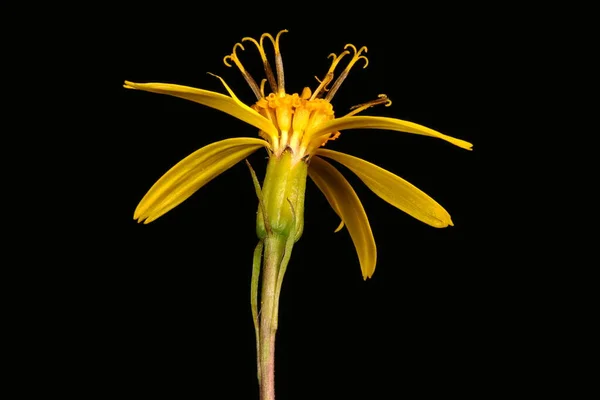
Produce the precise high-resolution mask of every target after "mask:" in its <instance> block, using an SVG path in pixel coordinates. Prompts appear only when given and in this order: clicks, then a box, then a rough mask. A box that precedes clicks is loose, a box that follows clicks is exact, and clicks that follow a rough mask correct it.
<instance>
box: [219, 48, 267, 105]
mask: <svg viewBox="0 0 600 400" xmlns="http://www.w3.org/2000/svg"><path fill="white" fill-rule="evenodd" d="M238 47H240V48H241V49H242V50H245V49H244V46H243V45H242V44H241V43H236V44H235V45H234V46H233V51H232V52H231V54H230V55H228V56H225V57H223V63H224V64H225V65H226V66H228V67H231V64H229V63H228V62H227V60H231V61H233V62H234V63H235V65H236V66H237V67H238V69H239V70H240V72H241V73H242V75H243V76H244V79H245V80H246V82H247V83H248V86H250V89H252V91H253V92H254V95H255V96H256V98H257V99H260V98H261V95H260V89H259V88H258V85H257V84H256V81H255V80H254V79H253V78H252V76H250V74H249V73H248V72H247V71H246V69H245V68H244V66H243V65H242V63H241V61H240V59H239V58H238V56H237V53H236V50H237V48H238Z"/></svg>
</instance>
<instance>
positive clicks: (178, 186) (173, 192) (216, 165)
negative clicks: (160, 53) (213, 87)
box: [124, 30, 472, 279]
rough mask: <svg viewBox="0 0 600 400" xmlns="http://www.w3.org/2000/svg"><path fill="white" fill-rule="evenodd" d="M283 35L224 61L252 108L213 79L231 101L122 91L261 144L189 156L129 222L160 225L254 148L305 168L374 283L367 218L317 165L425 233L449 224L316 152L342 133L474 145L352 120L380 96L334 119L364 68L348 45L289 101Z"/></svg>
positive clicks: (379, 175) (398, 186)
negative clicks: (363, 188)
mask: <svg viewBox="0 0 600 400" xmlns="http://www.w3.org/2000/svg"><path fill="white" fill-rule="evenodd" d="M284 32H287V31H286V30H283V31H281V32H279V33H278V34H277V36H276V37H275V38H273V36H271V35H270V34H268V33H265V34H263V35H262V36H261V37H260V38H259V39H258V40H256V39H253V38H248V37H246V38H243V39H242V42H241V43H236V44H235V46H234V47H233V50H232V53H231V54H230V55H227V56H225V58H224V60H223V61H224V63H225V65H227V66H229V67H231V66H233V65H235V66H236V67H237V68H238V69H239V70H240V72H241V73H242V75H243V77H244V79H245V80H246V82H247V83H248V85H249V86H250V88H251V90H252V91H253V93H254V95H255V96H256V102H255V103H254V104H251V105H246V104H244V103H243V102H242V101H240V100H239V99H238V98H237V96H236V95H235V94H234V92H233V91H232V90H231V88H230V87H229V86H228V85H227V84H226V83H225V81H224V80H223V79H222V78H221V77H219V76H216V75H215V76H216V77H217V78H218V79H219V80H220V81H221V82H222V84H223V86H224V87H225V90H226V91H227V93H228V94H229V96H227V95H224V94H220V93H216V92H211V91H207V90H202V89H196V88H191V87H187V86H180V85H173V84H165V83H133V82H129V81H125V85H124V86H125V88H128V89H138V90H144V91H148V92H154V93H160V94H167V95H171V96H176V97H180V98H183V99H187V100H191V101H194V102H197V103H200V104H203V105H206V106H209V107H212V108H215V109H217V110H220V111H223V112H225V113H228V114H230V115H232V116H234V117H236V118H238V119H240V120H242V121H244V122H247V123H248V124H250V125H253V126H254V127H256V128H257V129H258V130H259V136H260V137H261V138H262V139H258V138H233V139H226V140H222V141H219V142H216V143H213V144H210V145H208V146H206V147H203V148H201V149H200V150H197V151H196V152H194V153H192V154H191V155H189V156H188V157H186V158H185V159H183V160H182V161H180V162H179V163H178V164H176V165H175V166H174V167H173V168H171V169H170V170H169V171H168V172H167V173H166V174H165V175H164V176H163V177H162V178H160V179H159V180H158V181H157V182H156V183H155V184H154V186H153V187H152V188H151V189H150V190H149V191H148V193H147V194H146V195H145V196H144V198H143V199H142V200H141V201H140V203H139V205H138V207H137V208H136V210H135V213H134V219H136V220H138V221H139V222H142V221H143V222H144V223H149V222H151V221H153V220H155V219H157V218H159V217H160V216H162V215H164V214H165V213H166V212H168V211H169V210H171V209H173V208H174V207H176V206H177V205H179V204H180V203H181V202H183V201H184V200H185V199H187V198H188V197H189V196H191V195H192V194H193V193H194V192H195V191H197V190H198V189H199V188H200V187H202V186H203V185H205V184H206V183H207V182H209V181H210V180H212V179H213V178H215V177H216V176H218V175H219V174H221V173H222V172H224V171H225V170H227V169H229V168H230V167H232V166H233V165H235V164H236V163H237V162H239V161H241V160H243V159H245V158H246V157H248V156H249V155H250V154H252V153H253V152H255V151H256V150H258V149H259V148H261V147H265V148H266V149H267V151H268V153H269V156H270V157H271V158H277V159H278V158H280V157H282V155H283V154H284V153H285V154H287V155H288V156H289V157H291V162H290V166H291V167H293V166H294V165H295V164H297V163H305V164H307V165H308V176H310V177H311V179H312V180H313V181H314V182H315V184H316V185H317V187H318V188H319V189H320V190H321V191H322V192H323V194H324V195H325V197H326V198H327V200H328V202H329V204H330V205H331V207H332V208H333V210H334V211H335V212H336V213H337V214H338V216H339V217H340V218H341V220H342V222H341V223H340V226H339V227H338V229H336V232H337V231H339V230H340V229H342V227H343V226H344V225H345V226H346V227H347V228H348V231H349V233H350V236H351V237H352V240H353V242H354V245H355V247H356V251H357V253H358V257H359V260H360V265H361V269H362V272H363V277H364V278H365V279H366V278H367V277H371V276H372V274H373V272H374V270H375V264H376V259H377V251H376V247H375V240H374V238H373V233H372V231H371V227H370V225H369V221H368V218H367V216H366V213H365V211H364V208H363V206H362V204H361V202H360V200H359V199H358V196H357V195H356V193H355V192H354V190H353V189H352V187H351V186H350V184H349V183H348V181H347V180H346V179H345V178H344V177H343V176H342V174H341V173H340V172H339V171H338V170H337V169H336V168H335V167H334V166H333V165H332V164H330V163H329V162H327V161H325V160H324V159H323V158H322V157H325V158H330V159H332V160H335V161H337V162H339V163H341V164H343V165H345V166H346V167H347V168H349V169H350V170H351V171H352V172H354V173H355V174H356V175H357V176H358V177H359V178H360V179H361V180H362V181H363V182H364V183H365V184H366V185H367V187H369V189H371V190H372V191H373V192H374V193H375V194H377V195H378V196H379V197H381V198H382V199H383V200H385V201H386V202H388V203H389V204H391V205H393V206H395V207H397V208H399V209H400V210H402V211H404V212H406V213H408V214H409V215H411V216H413V217H414V218H416V219H418V220H420V221H422V222H424V223H426V224H428V225H431V226H433V227H437V228H442V227H446V226H448V225H452V220H451V218H450V215H449V214H448V212H447V211H446V210H445V209H444V208H443V207H442V206H441V205H439V204H438V203H437V202H436V201H435V200H433V199H432V198H431V197H429V196H428V195H427V194H425V193H424V192H422V191H421V190H419V189H417V188H416V187H415V186H413V185H411V184H410V183H408V182H407V181H405V180H403V179H402V178H400V177H398V176H396V175H394V174H392V173H391V172H389V171H386V170H384V169H382V168H380V167H378V166H376V165H373V164H371V163H369V162H367V161H365V160H362V159H360V158H357V157H353V156H350V155H347V154H344V153H340V152H337V151H333V150H327V149H323V148H322V146H324V145H325V144H326V143H327V142H328V141H330V140H334V139H336V138H338V137H339V136H340V131H343V130H347V129H385V130H393V131H401V132H407V133H413V134H417V135H424V136H431V137H435V138H438V139H442V140H445V141H447V142H449V143H452V144H454V145H456V146H459V147H461V148H463V149H467V150H471V148H472V145H471V143H469V142H466V141H464V140H461V139H456V138H453V137H450V136H447V135H444V134H442V133H440V132H437V131H435V130H433V129H430V128H427V127H425V126H422V125H419V124H416V123H413V122H408V121H402V120H399V119H395V118H387V117H374V116H357V114H359V113H361V112H363V111H365V110H366V109H368V108H370V107H373V106H375V105H380V104H384V105H385V106H390V105H391V100H389V99H388V97H387V96H386V95H384V94H381V95H379V97H378V98H377V99H375V100H372V101H368V102H366V103H363V104H359V105H357V106H355V107H353V108H352V109H351V111H350V112H349V113H348V114H346V115H344V116H343V117H339V118H336V117H335V113H334V109H333V106H332V104H331V100H332V99H333V97H334V96H335V94H336V93H337V91H338V89H339V88H340V86H341V85H342V83H343V82H344V80H345V79H346V78H347V76H348V74H349V72H350V70H351V69H352V67H353V66H354V65H355V64H357V63H358V62H359V61H363V62H364V67H365V68H366V67H367V65H368V59H367V57H366V56H365V54H366V53H367V48H366V47H361V48H360V49H357V48H356V47H355V46H354V45H352V44H347V45H346V46H345V47H344V49H343V51H342V52H341V53H340V54H335V53H332V54H330V55H329V58H331V66H330V68H329V70H328V71H327V73H326V74H325V75H324V77H323V78H322V79H320V80H319V79H317V80H318V82H319V84H318V86H317V87H316V88H315V90H314V91H313V90H311V89H310V88H309V87H305V88H304V89H303V90H302V92H301V93H300V94H298V93H293V94H288V93H287V92H286V89H285V78H284V70H283V59H282V55H281V52H280V39H281V35H282V34H283V33H284ZM267 40H268V41H269V42H270V43H271V45H272V47H273V48H274V53H275V70H273V68H272V66H271V64H270V62H269V60H268V57H267V54H266V51H265V50H266V49H265V44H266V41H267ZM243 43H252V44H253V45H254V46H255V47H256V48H257V50H258V52H259V54H260V57H261V59H262V62H263V66H264V71H265V76H266V78H265V79H263V80H262V81H261V82H260V84H257V83H256V81H255V80H254V78H253V77H252V76H251V75H250V74H249V73H248V71H247V70H246V69H245V68H244V66H243V64H242V63H241V61H240V59H239V58H238V55H237V52H238V50H245V47H244V45H243ZM346 56H350V58H349V62H348V63H347V64H346V66H345V68H344V69H343V70H342V71H341V72H340V73H339V74H338V75H337V77H336V70H338V67H339V64H340V63H341V62H342V60H343V59H344V58H346ZM267 83H268V86H269V88H270V92H269V93H268V94H267V92H265V86H266V84H267ZM291 167H290V168H291ZM302 201H303V197H302Z"/></svg>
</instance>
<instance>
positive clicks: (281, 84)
mask: <svg viewBox="0 0 600 400" xmlns="http://www.w3.org/2000/svg"><path fill="white" fill-rule="evenodd" d="M287 31H288V30H287V29H284V30H282V31H279V33H278V34H277V36H276V37H275V39H273V36H271V35H270V34H269V33H263V34H262V36H261V37H260V45H261V46H263V44H262V41H263V40H264V38H265V37H267V38H269V39H270V40H271V43H273V47H274V48H275V69H276V70H277V94H278V95H279V96H280V97H283V96H285V78H284V76H283V59H282V58H281V52H280V51H279V37H280V36H281V34H283V33H286V32H287Z"/></svg>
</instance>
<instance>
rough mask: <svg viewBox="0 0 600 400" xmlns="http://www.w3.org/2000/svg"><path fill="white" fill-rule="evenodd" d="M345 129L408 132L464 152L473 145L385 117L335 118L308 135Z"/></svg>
mask: <svg viewBox="0 0 600 400" xmlns="http://www.w3.org/2000/svg"><path fill="white" fill-rule="evenodd" d="M345 129H387V130H392V131H400V132H408V133H414V134H416V135H425V136H431V137H435V138H438V139H442V140H445V141H447V142H450V143H452V144H453V145H456V146H458V147H462V148H463V149H466V150H472V148H473V145H472V144H471V143H469V142H467V141H465V140H462V139H456V138H453V137H452V136H448V135H444V134H443V133H440V132H438V131H434V130H433V129H430V128H427V127H426V126H423V125H419V124H415V123H414V122H408V121H403V120H401V119H396V118H387V117H368V116H357V117H342V118H336V119H333V120H331V121H328V122H326V123H324V124H321V125H318V126H317V127H316V128H315V130H314V131H311V132H308V134H309V135H310V136H311V137H315V138H317V137H320V136H322V135H325V136H326V137H327V136H328V135H329V134H330V133H331V132H336V131H342V130H345Z"/></svg>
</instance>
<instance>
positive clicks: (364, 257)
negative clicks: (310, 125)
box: [308, 157, 377, 279]
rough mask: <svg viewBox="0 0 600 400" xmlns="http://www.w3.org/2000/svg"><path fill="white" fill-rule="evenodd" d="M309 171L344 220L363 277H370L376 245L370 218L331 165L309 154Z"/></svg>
mask: <svg viewBox="0 0 600 400" xmlns="http://www.w3.org/2000/svg"><path fill="white" fill-rule="evenodd" d="M308 175H309V176H310V177H311V179H312V180H313V181H314V182H315V184H316V185H317V187H318V188H319V189H320V190H321V192H323V194H324V195H325V197H326V198H327V201H329V204H330V205H331V207H332V208H333V209H334V211H335V212H336V213H337V214H338V215H339V216H340V217H341V218H342V220H343V221H344V223H345V224H346V227H347V228H348V232H349V233H350V237H351V238H352V241H353V242H354V247H355V248H356V252H357V253H358V259H359V261H360V269H361V270H362V274H363V278H364V279H367V278H370V277H371V276H373V272H375V264H376V263H377V248H376V246H375V239H374V238H373V232H372V231H371V225H369V219H368V218H367V214H366V213H365V209H364V208H363V206H362V204H361V202H360V199H359V198H358V196H357V195H356V192H355V191H354V189H352V186H350V184H349V183H348V181H347V180H346V179H345V178H344V177H343V176H342V174H341V173H340V172H339V171H338V170H337V169H335V167H334V166H333V165H331V164H330V163H328V162H327V161H325V160H323V159H321V158H319V157H312V159H311V161H310V165H309V167H308Z"/></svg>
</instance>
